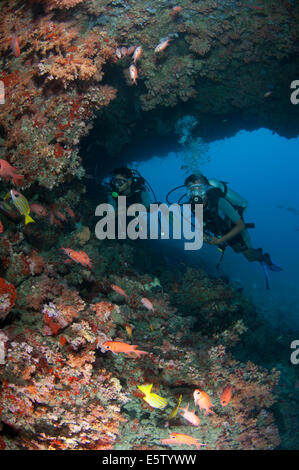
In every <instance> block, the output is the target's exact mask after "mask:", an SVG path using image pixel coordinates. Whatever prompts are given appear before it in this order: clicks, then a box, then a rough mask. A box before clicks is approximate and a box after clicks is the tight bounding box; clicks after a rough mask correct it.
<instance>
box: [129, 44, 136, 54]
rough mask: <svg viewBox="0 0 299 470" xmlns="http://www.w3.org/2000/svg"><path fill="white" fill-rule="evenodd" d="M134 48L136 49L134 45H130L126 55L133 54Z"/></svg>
mask: <svg viewBox="0 0 299 470" xmlns="http://www.w3.org/2000/svg"><path fill="white" fill-rule="evenodd" d="M135 49H136V46H130V47H128V55H131V54H133V52H134V51H135Z"/></svg>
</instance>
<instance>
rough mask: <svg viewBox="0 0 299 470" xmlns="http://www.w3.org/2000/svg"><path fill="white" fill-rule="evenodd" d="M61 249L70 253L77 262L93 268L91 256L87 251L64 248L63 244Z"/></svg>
mask: <svg viewBox="0 0 299 470" xmlns="http://www.w3.org/2000/svg"><path fill="white" fill-rule="evenodd" d="M60 249H61V250H63V251H64V252H65V254H66V255H68V256H69V257H70V258H71V259H72V260H73V261H75V262H76V263H80V264H82V266H88V267H89V268H92V264H91V261H90V259H89V256H88V255H87V254H86V253H85V251H82V250H80V251H75V250H72V249H71V248H64V247H63V246H62V247H61V248H60Z"/></svg>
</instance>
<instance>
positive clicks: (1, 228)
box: [0, 220, 4, 233]
mask: <svg viewBox="0 0 299 470" xmlns="http://www.w3.org/2000/svg"><path fill="white" fill-rule="evenodd" d="M3 231H4V227H3V223H2V222H1V220H0V233H3Z"/></svg>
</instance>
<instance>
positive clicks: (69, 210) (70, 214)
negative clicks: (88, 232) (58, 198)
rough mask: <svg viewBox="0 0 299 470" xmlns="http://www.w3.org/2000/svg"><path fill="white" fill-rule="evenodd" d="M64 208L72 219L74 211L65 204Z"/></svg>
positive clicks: (74, 216) (74, 215)
mask: <svg viewBox="0 0 299 470" xmlns="http://www.w3.org/2000/svg"><path fill="white" fill-rule="evenodd" d="M65 210H66V213H67V215H69V216H70V217H72V218H73V219H75V218H76V214H75V212H74V211H73V209H72V208H71V207H69V206H66V208H65Z"/></svg>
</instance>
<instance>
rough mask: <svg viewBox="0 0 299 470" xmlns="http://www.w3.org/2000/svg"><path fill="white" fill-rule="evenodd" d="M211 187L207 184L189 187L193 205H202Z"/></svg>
mask: <svg viewBox="0 0 299 470" xmlns="http://www.w3.org/2000/svg"><path fill="white" fill-rule="evenodd" d="M208 189H209V185H207V184H198V183H197V184H192V185H190V186H188V190H189V198H190V200H191V201H192V202H193V203H202V201H203V199H204V197H205V196H206V194H207V191H208Z"/></svg>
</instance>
